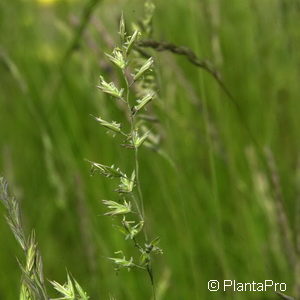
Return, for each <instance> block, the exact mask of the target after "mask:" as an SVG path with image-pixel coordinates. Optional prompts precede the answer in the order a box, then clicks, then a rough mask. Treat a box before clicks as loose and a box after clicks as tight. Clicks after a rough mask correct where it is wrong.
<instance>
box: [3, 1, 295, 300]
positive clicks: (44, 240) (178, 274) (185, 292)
mask: <svg viewBox="0 0 300 300" xmlns="http://www.w3.org/2000/svg"><path fill="white" fill-rule="evenodd" d="M85 5H86V3H85V2H84V3H83V2H80V1H75V0H74V1H56V2H55V3H53V4H50V3H48V4H47V5H46V6H45V5H43V4H42V3H40V2H38V1H36V2H31V3H29V2H26V1H18V0H14V1H2V2H1V3H0V15H1V16H0V20H1V21H0V30H1V35H0V53H1V55H0V60H1V67H0V76H1V94H0V122H1V127H0V141H1V152H0V153H1V159H0V170H1V171H0V172H1V174H3V175H4V176H5V177H6V178H7V179H8V181H9V182H10V184H11V188H12V190H13V191H14V193H15V194H16V197H17V198H18V199H20V202H21V206H22V211H23V215H24V224H25V227H26V228H27V229H28V231H29V230H30V229H31V228H35V231H36V237H37V240H38V241H39V248H40V251H41V253H42V256H43V257H44V270H46V274H47V279H53V278H55V279H56V280H57V281H58V282H64V281H65V277H66V275H65V267H66V268H67V269H68V270H70V272H71V273H72V274H73V275H74V277H75V278H76V279H78V281H79V282H80V283H81V284H82V286H84V288H85V290H87V291H89V295H90V296H91V299H98V298H99V297H104V298H108V296H109V294H111V295H112V296H114V297H115V298H116V299H144V298H145V297H146V295H149V282H148V278H147V275H146V274H145V276H141V275H140V274H139V273H136V272H129V273H128V272H122V273H120V274H119V275H118V276H115V274H114V272H112V268H111V262H110V261H108V260H106V259H105V258H104V257H110V256H111V249H116V250H119V249H126V250H129V248H130V246H128V242H126V241H124V239H123V237H122V236H120V235H119V233H117V232H115V233H114V231H113V229H112V226H111V222H110V221H108V220H107V218H105V217H103V216H102V215H103V214H104V213H105V212H106V209H105V208H104V207H103V206H102V205H101V202H100V201H101V200H102V199H110V198H111V197H113V196H112V191H113V190H114V184H113V183H112V182H110V181H108V182H107V181H99V178H96V177H90V176H89V167H88V166H87V164H86V162H85V161H84V158H88V159H91V160H95V161H100V162H105V161H109V162H115V161H119V163H120V165H122V166H124V169H129V168H130V166H131V165H130V153H129V152H128V154H125V155H124V150H123V149H121V147H120V148H118V147H116V146H115V143H114V141H113V140H112V141H110V140H109V139H108V138H107V136H106V134H105V132H104V131H103V132H102V131H101V130H99V126H97V124H95V122H94V121H93V120H92V119H91V118H90V116H89V115H90V114H96V115H98V114H99V115H101V116H102V115H103V116H105V117H106V119H109V120H117V119H120V118H121V116H122V111H120V109H118V107H112V106H107V105H103V101H104V97H103V96H101V94H99V93H98V92H97V91H96V89H95V86H96V85H97V81H98V76H99V74H103V75H107V76H109V77H111V78H112V77H116V78H117V75H116V72H115V71H114V70H113V69H112V68H111V66H110V65H109V64H107V60H106V59H105V58H104V55H103V53H104V52H105V51H108V50H109V49H111V48H112V47H113V46H114V45H115V41H116V40H117V34H116V30H115V29H116V26H117V23H118V19H119V17H120V12H121V11H122V10H123V11H124V14H125V15H126V16H127V19H128V22H130V21H134V20H137V19H138V18H139V16H140V15H141V13H142V4H141V1H121V0H120V1H108V0H107V1H99V3H97V5H98V6H97V8H96V9H95V10H94V11H93V17H92V19H91V21H90V23H89V25H88V27H87V29H86V31H85V32H84V34H83V35H82V36H81V38H80V44H79V45H76V47H75V50H74V51H73V52H72V55H71V56H70V57H69V58H68V63H67V64H65V65H64V66H63V73H59V72H61V61H62V58H63V57H64V55H65V53H66V51H67V49H70V48H69V47H70V45H71V44H72V41H73V36H74V32H76V25H77V24H78V22H80V21H79V18H80V16H81V14H82V11H83V9H84V6H85ZM156 7H157V9H156V12H155V16H154V20H153V23H154V31H153V36H152V37H153V38H154V39H155V40H157V41H167V42H171V43H174V44H175V45H184V46H187V47H189V48H191V49H193V51H195V53H196V54H197V55H198V56H199V57H200V58H208V59H209V60H210V61H211V62H212V63H213V65H214V66H216V68H217V69H218V70H220V72H221V74H222V78H223V80H224V82H225V83H226V86H227V87H228V89H229V90H230V92H231V93H232V94H233V95H234V98H235V99H236V101H237V102H238V105H239V107H240V109H239V110H237V109H236V107H235V105H234V104H233V103H232V102H231V101H230V99H228V97H227V96H226V94H225V93H224V92H223V91H222V89H221V88H220V86H219V85H218V84H217V82H216V81H215V80H214V78H212V77H211V76H210V75H209V74H208V73H206V72H204V71H203V70H201V69H199V68H197V67H195V66H193V65H192V64H190V62H189V61H188V60H186V59H185V58H183V57H180V56H176V55H173V54H171V53H167V52H162V53H156V52H155V51H153V52H152V51H151V50H147V51H150V52H151V55H154V56H155V59H156V60H157V62H158V65H159V66H160V67H159V70H158V71H157V73H158V74H157V78H158V86H159V94H160V97H159V100H158V101H156V102H155V104H154V103H153V108H152V110H153V111H154V112H155V114H156V115H157V116H158V121H159V122H158V123H157V124H156V128H157V130H158V131H159V132H160V136H161V145H160V149H162V150H163V151H164V152H163V153H165V155H158V153H155V152H153V151H149V150H147V149H142V150H141V155H140V157H141V161H140V166H141V171H140V173H141V174H140V177H141V178H142V185H143V188H144V190H143V193H144V197H145V198H148V199H151V201H150V200H149V201H147V202H145V211H147V219H148V221H149V223H150V224H149V225H148V226H149V227H150V228H151V231H152V232H155V233H159V235H160V237H161V247H162V248H163V249H164V253H165V254H164V256H163V258H158V261H157V262H156V271H155V272H156V274H157V276H156V281H157V298H158V299H220V297H221V295H220V294H218V293H215V294H212V293H210V292H209V291H208V290H207V281H208V280H210V279H224V278H230V279H238V280H240V281H253V280H256V281H261V280H265V279H268V278H272V279H273V280H274V281H279V282H286V283H287V285H288V294H290V295H296V294H297V291H296V290H297V288H296V285H295V283H296V282H297V280H296V279H297V278H298V277H299V276H298V274H297V273H296V272H298V269H297V268H295V265H297V264H295V263H293V262H291V261H290V256H291V255H290V253H289V250H288V249H287V248H286V242H285V239H284V237H285V232H282V229H283V225H282V224H281V223H280V222H279V221H278V210H277V208H276V205H277V204H276V203H278V202H277V201H278V199H277V198H276V195H274V181H273V183H272V180H270V178H269V172H268V170H267V166H266V164H265V163H264V162H263V161H262V157H261V153H259V151H258V149H257V146H256V145H255V144H254V143H253V140H252V138H251V137H250V136H249V132H248V130H247V129H246V128H245V124H246V126H247V127H249V130H250V131H251V133H252V135H253V136H254V137H255V140H256V141H257V143H258V144H259V145H260V148H261V149H264V148H265V147H266V148H268V149H270V151H271V153H272V156H273V157H274V163H275V166H276V168H275V170H276V172H275V173H277V174H278V178H279V181H277V185H279V188H280V193H281V200H280V201H282V203H283V208H284V212H285V215H286V219H287V222H288V227H290V228H291V231H292V244H293V247H296V246H295V245H296V240H297V239H298V237H297V233H298V232H299V230H298V228H299V225H298V222H299V221H298V218H297V214H296V212H297V209H296V208H297V207H299V205H298V202H299V187H298V186H299V150H298V149H299V140H300V139H299V121H298V119H299V112H300V106H299V101H298V96H299V88H300V87H299V84H298V78H299V70H298V69H299V68H298V67H297V66H298V64H299V59H300V57H299V56H300V54H299V51H298V49H299V45H300V39H299V38H300V36H299V30H298V28H299V25H300V24H299V23H300V18H299V14H300V11H299V4H298V2H297V1H294V0H291V1H285V0H275V1H274V0H272V1H271V0H264V1H258V0H251V1H242V0H232V1H230V4H229V2H227V1H221V0H214V1H208V0H202V1H196V0H185V1H183V0H174V1H172V5H170V3H169V2H168V1H156ZM11 20H14V21H13V22H12V21H11ZM73 49H74V47H73ZM58 83H59V84H58ZM58 87H59V88H58ZM166 157H167V159H166ZM266 157H267V156H266ZM266 160H267V158H266ZM267 161H268V160H267ZM277 188H278V186H277ZM276 199H277V200H276ZM0 228H1V236H0V244H1V245H5V247H2V249H1V255H0V266H1V269H2V270H3V272H0V298H1V299H7V300H10V299H12V300H15V299H17V297H18V294H19V289H18V288H16V287H19V278H20V271H19V266H18V263H17V262H16V261H15V256H18V257H19V256H20V255H21V253H20V252H18V251H19V250H18V246H17V244H16V243H15V241H14V240H13V239H12V237H11V233H10V232H9V230H8V228H7V225H6V223H5V220H4V218H2V219H1V218H0ZM295 253H296V254H295V255H296V260H297V261H298V250H297V251H296V252H295ZM161 260H162V261H161ZM120 282H122V284H120ZM274 297H275V296H274V295H273V294H265V295H256V294H247V293H245V294H224V295H222V299H223V298H225V299H241V300H243V299H274Z"/></svg>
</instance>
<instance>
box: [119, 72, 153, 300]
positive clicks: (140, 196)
mask: <svg viewBox="0 0 300 300" xmlns="http://www.w3.org/2000/svg"><path fill="white" fill-rule="evenodd" d="M123 76H124V80H125V90H126V99H125V101H126V104H127V110H128V113H129V122H130V136H131V143H132V145H133V146H134V161H135V163H134V165H135V166H134V170H135V180H136V186H137V190H138V200H139V203H140V205H141V208H140V207H139V205H138V203H137V201H136V199H135V197H134V195H133V199H134V201H135V204H136V206H137V210H138V213H139V215H140V219H141V220H143V221H144V216H145V210H144V199H143V193H142V189H141V185H140V180H139V159H138V158H139V157H138V147H136V146H135V145H134V138H133V135H134V131H135V117H134V114H133V113H132V111H131V107H130V102H129V99H130V87H131V85H132V84H129V82H128V79H127V76H126V72H125V70H124V71H123ZM143 234H144V236H145V242H146V243H147V241H148V236H147V232H146V230H145V229H144V228H143ZM134 243H135V246H136V247H137V246H138V248H139V244H138V243H137V241H136V239H134ZM146 269H147V273H148V275H149V278H150V282H151V287H152V294H153V299H154V300H156V292H155V284H154V276H153V270H152V267H151V261H149V263H148V265H147V267H146Z"/></svg>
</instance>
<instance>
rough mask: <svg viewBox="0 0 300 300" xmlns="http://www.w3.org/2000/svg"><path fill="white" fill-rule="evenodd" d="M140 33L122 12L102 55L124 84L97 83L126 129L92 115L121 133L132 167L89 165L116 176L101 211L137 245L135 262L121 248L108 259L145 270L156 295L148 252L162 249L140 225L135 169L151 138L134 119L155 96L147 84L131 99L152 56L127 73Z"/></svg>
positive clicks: (140, 203) (139, 194) (142, 214)
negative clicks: (108, 50)
mask: <svg viewBox="0 0 300 300" xmlns="http://www.w3.org/2000/svg"><path fill="white" fill-rule="evenodd" d="M140 34H141V33H140V31H138V30H135V31H134V32H133V34H132V35H128V34H127V33H126V28H125V22H124V18H123V15H122V17H121V21H120V27H119V36H120V41H121V45H120V46H117V47H116V48H115V49H114V50H113V51H112V54H106V56H107V57H108V59H109V60H110V61H111V63H112V64H114V65H115V66H116V67H117V68H118V69H119V70H120V71H121V74H122V79H123V82H124V87H123V88H118V87H117V84H115V83H113V82H110V83H109V82H107V81H105V79H104V78H103V77H102V76H100V84H99V86H98V88H99V89H100V90H101V91H102V92H103V93H104V94H107V95H108V96H109V97H111V98H113V99H114V100H116V101H121V102H123V103H124V106H125V110H126V113H127V115H128V116H129V131H128V132H124V131H123V129H121V124H119V123H117V122H114V121H113V122H108V121H105V120H103V119H102V118H101V117H94V118H95V120H96V121H98V123H99V124H100V125H101V126H103V127H104V128H106V129H108V130H109V131H111V132H112V133H113V134H114V135H116V134H119V135H121V136H123V137H124V138H125V141H124V143H123V144H122V146H123V147H125V148H128V149H132V150H133V152H134V153H133V155H132V156H133V158H132V160H133V163H132V164H133V167H132V169H133V170H132V172H131V176H127V175H126V174H125V173H123V172H122V171H120V169H119V168H116V167H115V166H114V165H112V166H111V167H109V166H106V165H103V164H98V163H95V162H90V163H91V166H92V174H95V173H99V174H101V175H103V176H105V177H108V178H117V179H118V180H120V184H119V188H118V189H116V190H115V191H116V192H117V193H118V195H119V197H118V198H119V201H118V202H116V201H111V200H103V204H104V205H106V206H107V208H108V209H109V211H108V212H107V213H105V215H108V216H111V217H116V216H119V217H121V218H120V220H119V222H120V226H116V227H117V228H118V229H119V230H120V231H121V232H122V233H123V234H124V235H125V239H126V240H128V239H129V240H132V241H133V244H134V246H135V249H137V250H138V252H139V254H140V261H139V262H134V260H133V256H131V257H130V258H129V259H126V257H125V256H124V254H123V251H122V250H120V251H117V252H116V254H120V255H121V258H120V257H112V258H109V259H110V260H112V261H113V262H114V263H115V265H116V270H117V271H119V270H120V269H122V268H126V269H128V270H130V269H132V268H138V269H143V270H146V272H147V273H148V276H149V279H150V282H151V286H152V292H153V298H154V299H156V296H155V284H154V275H153V270H152V254H155V253H162V250H161V249H160V248H159V247H158V243H159V238H155V239H153V240H151V241H150V242H149V240H148V235H147V232H146V229H145V226H144V225H145V208H144V199H143V193H142V188H141V182H140V172H139V171H140V170H139V149H140V147H141V146H142V145H143V144H144V142H145V141H146V140H147V142H148V143H150V142H151V141H150V139H148V137H149V135H150V130H149V131H146V132H145V131H144V132H143V130H142V128H141V124H140V122H139V121H137V116H138V114H139V113H140V112H141V111H142V110H143V109H144V108H145V107H146V106H147V105H148V104H149V103H150V102H151V101H152V100H153V99H154V98H155V95H156V94H155V92H154V91H153V90H151V89H150V88H148V89H145V90H143V93H142V95H141V93H139V97H140V99H137V100H136V101H135V103H131V101H132V100H131V99H132V98H133V97H134V95H135V92H134V89H133V87H134V85H135V84H138V83H141V82H142V81H143V80H144V77H145V76H146V75H147V74H148V73H149V72H151V68H152V67H153V64H154V60H153V58H152V57H150V58H149V59H147V60H144V61H143V63H142V64H140V66H139V68H138V69H137V70H134V71H133V74H131V72H132V61H131V59H132V56H133V55H132V56H131V54H132V51H133V49H134V48H135V46H136V43H137V41H138V39H139V36H140ZM141 132H142V133H141ZM131 201H132V202H133V203H134V206H135V210H134V209H133V208H132V205H131ZM136 215H137V216H138V218H137V217H136ZM128 216H130V218H131V220H130V221H129V220H127V217H128ZM140 233H142V235H143V238H142V242H140V240H141V237H140V235H139V234H140Z"/></svg>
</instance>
